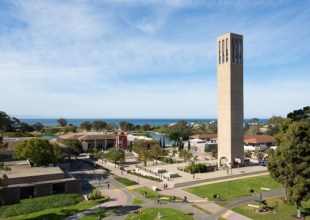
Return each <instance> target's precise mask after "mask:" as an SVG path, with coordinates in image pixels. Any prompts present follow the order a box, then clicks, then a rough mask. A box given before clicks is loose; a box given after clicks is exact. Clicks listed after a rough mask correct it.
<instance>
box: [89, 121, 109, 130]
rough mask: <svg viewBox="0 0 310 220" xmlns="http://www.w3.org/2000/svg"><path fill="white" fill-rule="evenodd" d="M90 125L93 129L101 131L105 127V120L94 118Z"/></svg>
mask: <svg viewBox="0 0 310 220" xmlns="http://www.w3.org/2000/svg"><path fill="white" fill-rule="evenodd" d="M92 127H93V129H94V130H95V131H102V130H104V129H105V128H106V127H107V123H106V122H105V121H101V120H96V121H93V123H92Z"/></svg>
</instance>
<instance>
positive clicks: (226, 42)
mask: <svg viewBox="0 0 310 220" xmlns="http://www.w3.org/2000/svg"><path fill="white" fill-rule="evenodd" d="M227 62H228V38H226V63H227Z"/></svg>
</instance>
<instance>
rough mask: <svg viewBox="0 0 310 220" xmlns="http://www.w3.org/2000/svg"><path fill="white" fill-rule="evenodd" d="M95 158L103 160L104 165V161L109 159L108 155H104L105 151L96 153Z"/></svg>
mask: <svg viewBox="0 0 310 220" xmlns="http://www.w3.org/2000/svg"><path fill="white" fill-rule="evenodd" d="M95 157H96V158H97V159H101V163H103V159H105V158H107V154H106V153H104V152H103V151H99V152H97V153H95Z"/></svg>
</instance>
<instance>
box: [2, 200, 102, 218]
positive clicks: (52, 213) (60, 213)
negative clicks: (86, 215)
mask: <svg viewBox="0 0 310 220" xmlns="http://www.w3.org/2000/svg"><path fill="white" fill-rule="evenodd" d="M98 204H99V203H98V202H97V201H83V202H81V203H78V204H76V205H73V206H67V207H63V208H54V209H46V210H43V211H40V212H34V213H31V214H25V215H19V216H14V217H10V218H0V220H2V219H3V220H4V219H5V220H24V219H32V220H61V219H64V218H65V217H67V216H70V215H74V214H75V213H77V212H80V211H84V210H86V209H89V208H91V207H93V206H96V205H98Z"/></svg>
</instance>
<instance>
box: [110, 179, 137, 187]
mask: <svg viewBox="0 0 310 220" xmlns="http://www.w3.org/2000/svg"><path fill="white" fill-rule="evenodd" d="M114 179H115V180H116V181H117V182H120V183H121V184H123V185H124V186H132V185H137V184H138V183H137V182H135V181H132V180H129V179H126V178H122V177H115V178H114Z"/></svg>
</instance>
